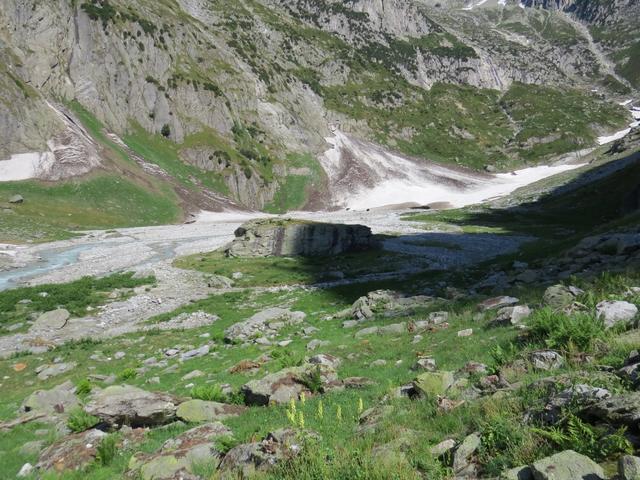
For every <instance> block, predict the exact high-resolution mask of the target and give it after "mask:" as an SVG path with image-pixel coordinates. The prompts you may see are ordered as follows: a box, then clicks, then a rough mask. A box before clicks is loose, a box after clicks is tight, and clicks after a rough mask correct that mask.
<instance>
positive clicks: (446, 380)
mask: <svg viewBox="0 0 640 480" xmlns="http://www.w3.org/2000/svg"><path fill="white" fill-rule="evenodd" d="M453 382H454V378H453V372H447V371H438V372H425V373H422V374H420V375H418V377H417V378H416V379H415V380H414V382H413V386H414V388H415V389H416V390H417V391H418V392H420V393H422V394H424V395H426V396H428V397H435V396H437V395H444V393H445V392H446V391H447V389H448V388H449V387H450V386H451V385H453Z"/></svg>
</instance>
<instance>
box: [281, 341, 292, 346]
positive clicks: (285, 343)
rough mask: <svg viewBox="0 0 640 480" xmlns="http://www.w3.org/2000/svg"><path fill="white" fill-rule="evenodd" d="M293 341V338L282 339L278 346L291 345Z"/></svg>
mask: <svg viewBox="0 0 640 480" xmlns="http://www.w3.org/2000/svg"><path fill="white" fill-rule="evenodd" d="M291 342H293V340H282V341H280V342H278V346H279V347H286V346H288V345H291Z"/></svg>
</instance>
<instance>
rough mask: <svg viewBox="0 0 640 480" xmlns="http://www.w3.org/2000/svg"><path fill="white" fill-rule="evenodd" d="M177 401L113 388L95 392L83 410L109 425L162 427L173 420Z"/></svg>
mask: <svg viewBox="0 0 640 480" xmlns="http://www.w3.org/2000/svg"><path fill="white" fill-rule="evenodd" d="M177 403H178V402H177V401H176V399H175V398H174V397H173V396H171V395H168V394H166V393H159V392H148V391H146V390H142V389H141V388H137V387H133V386H131V385H112V386H109V387H107V388H105V389H103V390H99V391H97V392H94V393H92V394H91V396H90V397H89V401H88V402H87V404H86V405H85V407H84V409H85V411H86V412H87V413H89V414H90V415H95V416H96V417H98V418H100V420H102V421H103V422H106V423H108V424H110V425H129V426H131V427H140V426H152V425H162V424H165V423H169V422H170V421H172V420H173V419H175V416H176V408H177V407H176V405H177Z"/></svg>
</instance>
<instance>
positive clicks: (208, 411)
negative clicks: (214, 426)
mask: <svg viewBox="0 0 640 480" xmlns="http://www.w3.org/2000/svg"><path fill="white" fill-rule="evenodd" d="M245 409H246V407H243V406H241V405H229V404H226V403H219V402H208V401H206V400H198V399H193V400H187V401H186V402H183V403H181V404H180V405H178V409H177V410H176V416H177V417H178V418H179V419H180V420H184V421H185V422H189V423H198V422H211V421H214V420H223V419H225V418H228V417H235V416H237V415H240V414H241V413H242V412H243V411H244V410H245Z"/></svg>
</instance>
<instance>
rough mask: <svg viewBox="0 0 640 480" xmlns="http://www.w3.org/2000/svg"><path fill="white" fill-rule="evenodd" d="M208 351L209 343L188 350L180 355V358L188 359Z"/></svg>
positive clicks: (200, 355) (201, 355)
mask: <svg viewBox="0 0 640 480" xmlns="http://www.w3.org/2000/svg"><path fill="white" fill-rule="evenodd" d="M208 353H209V345H203V346H202V347H200V348H196V349H194V350H189V351H187V352H184V353H183V354H182V355H180V360H182V361H184V360H190V359H192V358H196V357H203V356H204V355H206V354H208Z"/></svg>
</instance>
